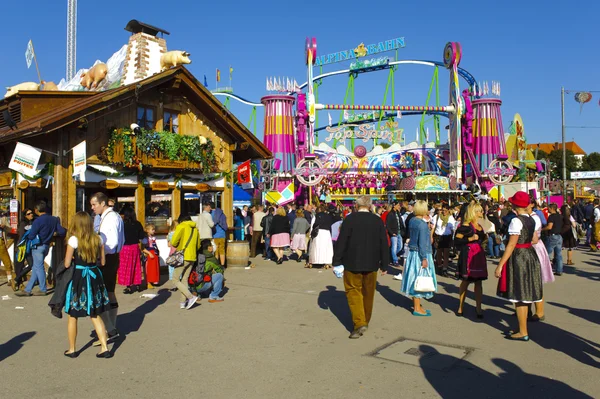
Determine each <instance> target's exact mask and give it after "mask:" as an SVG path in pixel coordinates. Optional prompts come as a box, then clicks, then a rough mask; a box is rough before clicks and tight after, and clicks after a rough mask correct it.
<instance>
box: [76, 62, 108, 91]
mask: <svg viewBox="0 0 600 399" xmlns="http://www.w3.org/2000/svg"><path fill="white" fill-rule="evenodd" d="M106 75H108V67H107V66H106V64H103V63H100V64H96V65H94V66H93V67H92V68H91V69H90V70H89V71H87V72H86V73H84V74H83V75H81V78H82V79H81V82H80V84H81V85H82V86H83V87H85V88H86V89H88V90H89V89H95V88H96V87H98V85H99V84H100V82H102V81H103V80H104V79H106Z"/></svg>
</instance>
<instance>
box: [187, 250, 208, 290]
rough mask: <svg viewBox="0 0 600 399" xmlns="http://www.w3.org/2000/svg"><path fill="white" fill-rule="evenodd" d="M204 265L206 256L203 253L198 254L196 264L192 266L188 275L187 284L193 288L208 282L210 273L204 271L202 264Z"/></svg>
mask: <svg viewBox="0 0 600 399" xmlns="http://www.w3.org/2000/svg"><path fill="white" fill-rule="evenodd" d="M205 265H206V256H205V255H204V254H198V257H197V260H196V265H195V267H194V268H192V271H191V272H190V276H189V277H188V285H189V286H190V287H193V288H199V287H201V286H202V285H204V284H205V283H209V282H210V275H209V274H206V273H205V272H204V266H205Z"/></svg>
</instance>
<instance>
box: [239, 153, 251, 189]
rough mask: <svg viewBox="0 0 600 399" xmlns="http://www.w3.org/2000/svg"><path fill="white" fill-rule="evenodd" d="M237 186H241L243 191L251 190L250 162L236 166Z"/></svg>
mask: <svg viewBox="0 0 600 399" xmlns="http://www.w3.org/2000/svg"><path fill="white" fill-rule="evenodd" d="M238 184H241V185H242V188H243V189H248V188H253V185H252V169H251V167H250V160H247V161H246V162H243V163H242V164H240V166H238Z"/></svg>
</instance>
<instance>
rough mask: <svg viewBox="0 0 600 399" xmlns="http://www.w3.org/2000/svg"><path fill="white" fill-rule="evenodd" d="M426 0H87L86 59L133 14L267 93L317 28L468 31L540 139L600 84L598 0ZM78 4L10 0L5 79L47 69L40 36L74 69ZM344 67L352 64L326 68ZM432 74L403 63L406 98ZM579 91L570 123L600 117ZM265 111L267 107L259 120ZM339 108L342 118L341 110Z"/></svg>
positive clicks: (322, 49) (418, 40) (415, 45)
mask: <svg viewBox="0 0 600 399" xmlns="http://www.w3.org/2000/svg"><path fill="white" fill-rule="evenodd" d="M416 3H417V2H400V1H398V2H390V1H368V2H364V1H362V2H359V1H354V0H348V1H343V2H340V1H327V2H318V3H317V2H305V3H290V5H287V2H281V1H270V0H269V1H264V0H263V1H256V2H251V1H228V2H198V1H178V2H165V1H154V0H153V1H148V0H147V1H139V0H130V1H123V0H120V1H114V0H103V1H102V2H89V1H80V2H79V5H78V37H77V67H78V68H82V67H86V68H88V67H90V66H91V65H92V64H93V63H94V61H95V60H96V59H100V60H103V61H106V60H107V59H108V58H109V57H110V56H111V55H112V54H113V53H114V52H116V51H117V50H118V49H119V48H120V47H121V46H122V45H123V44H126V43H127V40H128V36H129V33H128V32H126V31H124V30H123V28H124V27H125V25H126V24H127V22H128V21H129V20H130V19H138V20H140V21H144V22H147V23H149V24H152V25H156V26H158V27H161V28H163V29H165V30H167V31H170V32H171V35H170V36H167V46H168V48H169V50H186V51H189V52H190V53H192V57H191V58H192V60H193V63H192V64H191V65H190V66H189V69H190V70H191V71H192V73H193V74H195V75H196V77H197V78H198V79H199V80H200V81H202V80H203V76H204V75H207V78H208V83H209V88H211V89H213V88H214V85H215V69H216V68H219V69H220V70H221V71H222V82H221V84H222V85H225V84H228V83H229V82H228V76H227V75H228V74H227V70H228V67H229V65H232V66H233V68H234V73H233V87H234V89H235V92H236V93H237V94H239V95H241V96H242V97H245V98H248V99H252V100H256V101H258V100H259V99H260V97H262V96H263V95H265V94H266V91H265V79H266V77H267V76H288V77H291V78H295V79H296V80H297V81H298V82H299V83H300V82H304V81H305V80H306V67H305V64H304V50H303V47H304V41H305V38H306V37H307V36H311V37H313V36H314V37H316V38H317V41H318V52H319V54H326V53H331V52H336V51H340V50H345V49H349V48H354V47H356V46H357V45H358V44H359V43H361V42H364V43H365V44H369V43H377V42H379V41H382V40H386V39H392V38H396V37H400V36H404V37H405V40H406V47H405V48H404V49H402V50H400V51H399V58H400V59H423V60H441V59H442V50H443V48H444V45H445V44H446V42H448V41H458V42H460V43H461V44H462V47H463V58H462V62H461V67H463V68H465V69H467V70H468V71H469V72H471V73H472V74H473V75H474V76H475V77H476V79H477V80H479V81H484V80H487V81H492V80H496V81H500V82H501V85H502V100H503V106H502V114H503V119H504V126H505V128H506V129H507V128H508V125H509V122H510V120H512V117H513V115H514V114H515V113H516V112H518V113H520V114H521V116H522V117H523V121H524V125H525V133H526V135H527V139H528V142H530V143H536V142H555V141H560V140H561V118H560V88H561V86H565V87H566V88H567V89H573V90H600V82H598V80H599V76H598V64H599V58H600V52H599V51H598V44H597V38H596V34H598V32H597V29H595V27H596V26H597V16H598V14H599V12H600V3H599V2H597V1H576V2H560V3H558V2H556V3H554V4H557V5H551V4H552V3H549V2H545V3H542V2H538V1H532V2H526V1H512V0H510V1H503V2H481V1H471V0H464V1H461V2H459V3H452V2H447V1H429V2H422V3H421V4H416ZM66 5H67V1H66V0H52V1H43V0H29V1H20V2H7V4H3V6H2V12H3V15H4V18H3V26H4V32H5V36H4V37H5V40H4V41H3V48H2V56H1V62H0V86H1V87H5V86H11V85H14V84H17V83H20V82H23V81H35V80H37V74H36V72H35V68H34V67H33V66H32V68H31V69H27V67H26V64H25V56H24V53H25V49H26V46H27V41H28V40H29V39H32V40H33V43H34V45H35V49H36V54H37V56H38V62H39V65H40V69H41V73H42V79H44V80H48V81H55V82H58V81H59V80H60V79H61V78H62V77H63V76H64V74H65V47H66V8H67V6H66ZM390 55H392V54H391V53H390ZM338 67H347V63H341V64H337V65H333V66H330V67H326V68H325V71H332V70H335V69H336V68H338ZM316 73H317V70H315V74H316ZM432 73H433V70H432V69H431V68H428V67H421V66H405V67H401V68H400V69H399V70H398V71H397V72H396V75H395V82H396V85H395V96H396V103H397V104H402V105H424V103H425V99H426V97H427V90H428V88H429V83H430V81H431V77H432ZM440 77H441V80H440V94H441V98H442V101H441V102H442V104H443V103H444V101H447V85H448V74H447V71H445V70H440ZM386 80H387V73H386V72H378V73H371V74H364V75H361V76H360V77H359V78H358V80H357V81H356V89H355V102H356V103H357V104H378V103H381V102H382V100H383V95H384V91H385V85H386ZM347 82H348V77H347V76H344V77H337V78H331V79H328V80H326V81H324V83H323V85H322V86H321V88H320V92H319V94H320V100H321V101H320V102H323V103H338V104H341V103H342V102H343V99H344V93H345V89H346V85H347ZM461 84H462V85H464V81H463V82H461ZM573 96H574V92H573V93H570V94H567V95H566V96H565V103H566V121H567V125H569V126H573V125H574V126H600V106H599V102H598V100H600V93H594V98H593V99H592V101H591V102H590V103H588V104H586V105H585V106H584V107H583V111H582V112H580V108H579V104H577V103H576V102H575V101H574V99H573ZM231 110H232V112H234V114H236V116H238V118H239V119H240V120H241V121H242V122H244V123H247V122H248V120H249V116H250V112H251V109H250V108H249V107H247V106H244V105H240V104H237V103H232V105H231ZM322 112H325V111H322ZM262 116H263V114H262V109H259V130H260V129H261V127H262V126H261V125H262ZM332 116H333V118H334V120H335V119H337V118H336V114H335V113H332ZM326 121H327V114H326V112H325V113H321V116H320V123H321V124H323V123H326ZM418 123H419V118H418V117H411V118H409V117H405V118H403V119H402V120H401V121H400V125H401V127H404V128H405V130H406V131H407V132H409V135H408V137H409V138H413V137H414V135H415V133H414V132H415V129H416V127H417V126H418ZM442 123H443V124H444V123H445V121H443V122H442ZM443 126H444V125H443ZM430 131H432V129H431V128H430ZM599 132H600V129H568V130H567V140H572V139H575V140H576V141H577V142H578V143H579V144H580V146H581V147H582V148H583V149H584V150H585V151H587V152H592V151H599V152H600V140H599V139H598V138H599V134H598V133H599ZM258 135H259V136H260V137H262V133H259V134H258Z"/></svg>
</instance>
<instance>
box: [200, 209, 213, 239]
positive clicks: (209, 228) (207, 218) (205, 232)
mask: <svg viewBox="0 0 600 399" xmlns="http://www.w3.org/2000/svg"><path fill="white" fill-rule="evenodd" d="M210 208H211V206H210V204H209V203H205V204H204V205H202V214H200V216H199V217H198V232H199V233H200V240H212V238H213V227H214V226H215V222H214V221H213V217H212V215H211V214H210V210H211V209H210Z"/></svg>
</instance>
